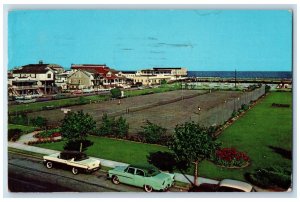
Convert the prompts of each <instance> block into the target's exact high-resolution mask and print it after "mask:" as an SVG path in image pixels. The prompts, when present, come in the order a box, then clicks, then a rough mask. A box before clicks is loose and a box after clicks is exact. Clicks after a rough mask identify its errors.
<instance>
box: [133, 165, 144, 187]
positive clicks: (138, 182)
mask: <svg viewBox="0 0 300 202" xmlns="http://www.w3.org/2000/svg"><path fill="white" fill-rule="evenodd" d="M134 185H135V186H138V187H143V186H144V185H145V172H144V171H143V170H141V169H138V168H137V169H136V171H135V175H134Z"/></svg>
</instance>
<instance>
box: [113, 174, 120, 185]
mask: <svg viewBox="0 0 300 202" xmlns="http://www.w3.org/2000/svg"><path fill="white" fill-rule="evenodd" d="M111 181H112V183H114V184H120V180H119V178H118V176H113V177H112V178H111Z"/></svg>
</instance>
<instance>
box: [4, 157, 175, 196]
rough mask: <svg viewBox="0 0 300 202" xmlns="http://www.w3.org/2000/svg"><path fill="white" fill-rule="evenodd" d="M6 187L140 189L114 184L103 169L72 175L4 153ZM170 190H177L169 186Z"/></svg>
mask: <svg viewBox="0 0 300 202" xmlns="http://www.w3.org/2000/svg"><path fill="white" fill-rule="evenodd" d="M8 190H10V191H11V192H65V191H68V192H143V190H142V189H141V188H137V187H133V186H127V185H123V184H121V185H114V184H112V183H111V181H110V180H107V179H106V173H105V172H101V171H97V172H94V173H92V174H79V175H73V174H72V173H71V171H70V170H64V169H58V168H57V169H56V168H53V169H47V168H46V167H45V166H44V165H43V163H42V160H41V159H37V158H33V157H28V156H23V155H20V154H14V153H9V154H8ZM171 191H179V190H178V189H176V188H172V190H171Z"/></svg>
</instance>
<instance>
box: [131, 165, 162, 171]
mask: <svg viewBox="0 0 300 202" xmlns="http://www.w3.org/2000/svg"><path fill="white" fill-rule="evenodd" d="M128 167H133V168H139V169H141V170H144V171H148V170H151V169H154V170H158V169H157V168H155V167H154V166H150V165H139V164H130V165H129V166H128Z"/></svg>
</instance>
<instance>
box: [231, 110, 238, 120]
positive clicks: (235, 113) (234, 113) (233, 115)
mask: <svg viewBox="0 0 300 202" xmlns="http://www.w3.org/2000/svg"><path fill="white" fill-rule="evenodd" d="M238 114H239V113H238V112H237V111H235V110H234V111H233V112H232V114H231V117H232V118H233V117H236V116H237V115H238Z"/></svg>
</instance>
